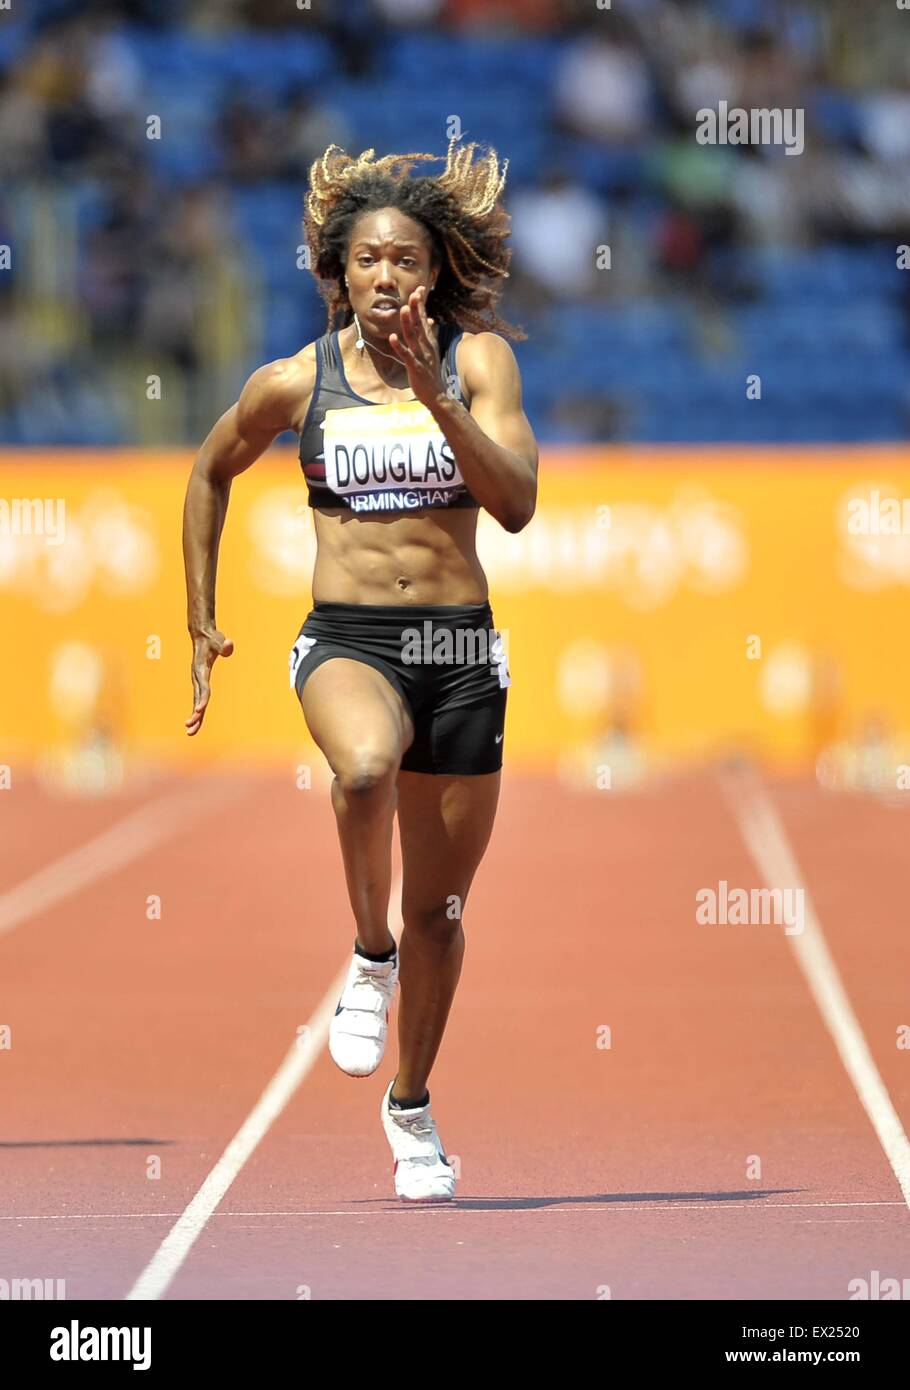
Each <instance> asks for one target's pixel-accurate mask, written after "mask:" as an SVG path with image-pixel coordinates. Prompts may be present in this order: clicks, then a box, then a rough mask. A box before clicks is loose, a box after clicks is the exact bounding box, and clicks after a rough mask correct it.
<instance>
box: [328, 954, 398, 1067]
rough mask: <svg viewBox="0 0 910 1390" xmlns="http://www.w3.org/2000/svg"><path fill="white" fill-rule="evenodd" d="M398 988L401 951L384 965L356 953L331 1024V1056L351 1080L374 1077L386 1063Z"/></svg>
mask: <svg viewBox="0 0 910 1390" xmlns="http://www.w3.org/2000/svg"><path fill="white" fill-rule="evenodd" d="M397 985H398V952H397V951H396V953H395V955H394V956H393V957H392V959H391V960H389V961H384V962H381V963H380V962H377V961H372V960H367V959H366V957H365V956H359V955H358V954H357V952H356V951H355V952H354V959H353V960H352V961H351V965H350V968H349V970H348V978H347V980H346V981H345V986H344V989H343V990H342V992H341V998H340V999H339V1001H338V1007H337V1008H336V1010H335V1016H334V1018H333V1019H332V1021H331V1023H330V1024H329V1052H330V1053H331V1056H332V1060H333V1061H334V1062H335V1063H336V1064H337V1065H338V1066H339V1067H340V1068H341V1070H342V1071H344V1072H347V1074H348V1076H370V1075H371V1073H372V1072H374V1071H375V1070H376V1068H377V1067H378V1066H379V1063H380V1062H381V1061H382V1056H383V1053H384V1052H385V1044H386V1038H387V1037H388V1032H389V1013H390V1012H391V1008H392V1000H393V999H394V998H395V990H396V987H397Z"/></svg>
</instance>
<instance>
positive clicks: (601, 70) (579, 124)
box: [556, 30, 651, 142]
mask: <svg viewBox="0 0 910 1390" xmlns="http://www.w3.org/2000/svg"><path fill="white" fill-rule="evenodd" d="M611 35H612V31H611V33H610V34H608V33H607V32H606V31H601V30H596V31H594V32H593V33H589V34H585V35H584V36H583V37H582V38H581V39H579V40H578V41H577V43H575V44H573V45H572V46H571V47H570V48H569V49H568V50H567V52H566V54H565V56H564V57H563V59H562V60H561V61H560V63H559V66H558V68H557V73H556V110H557V113H558V115H559V116H560V117H561V118H562V120H563V122H564V123H565V125H566V126H567V128H568V129H569V130H571V131H574V132H575V133H576V134H577V135H584V136H588V137H590V138H591V139H595V140H606V141H609V142H619V141H632V142H634V141H638V140H640V139H641V138H642V137H643V136H644V134H645V132H646V131H647V129H648V127H649V125H650V122H651V79H650V76H649V73H648V68H647V64H646V63H645V61H644V59H643V58H642V56H641V53H640V52H639V51H638V49H637V46H636V44H635V43H634V42H633V40H632V39H631V38H620V39H617V38H614V37H612V36H611Z"/></svg>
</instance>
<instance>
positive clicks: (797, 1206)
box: [0, 1197, 904, 1222]
mask: <svg viewBox="0 0 910 1390" xmlns="http://www.w3.org/2000/svg"><path fill="white" fill-rule="evenodd" d="M495 1201H496V1198H495V1197H461V1198H457V1199H456V1200H455V1201H454V1202H451V1203H449V1204H448V1205H447V1206H443V1205H440V1206H438V1207H435V1206H430V1205H429V1204H428V1205H427V1206H425V1207H423V1206H420V1207H419V1210H420V1211H424V1212H437V1213H443V1214H444V1213H445V1212H447V1211H461V1212H469V1213H470V1214H471V1215H473V1216H486V1215H488V1214H489V1215H493V1216H498V1215H499V1214H500V1213H502V1212H505V1213H506V1214H508V1215H511V1216H514V1215H519V1216H521V1215H524V1214H526V1213H530V1214H532V1215H533V1214H534V1213H540V1212H544V1211H558V1212H563V1213H568V1212H576V1211H578V1210H579V1209H581V1208H583V1209H584V1211H585V1214H586V1215H596V1214H598V1213H608V1212H611V1211H637V1212H641V1213H642V1214H643V1215H646V1214H647V1213H648V1212H649V1211H791V1210H799V1211H803V1210H807V1209H815V1208H817V1207H823V1208H828V1207H851V1208H852V1207H902V1206H903V1205H904V1203H903V1202H899V1201H891V1202H761V1201H759V1200H758V1199H757V1198H755V1199H754V1200H753V1201H751V1202H666V1203H661V1204H660V1205H659V1206H658V1205H655V1206H648V1205H647V1204H646V1203H644V1202H636V1203H627V1202H600V1203H591V1205H590V1206H587V1205H585V1204H584V1203H582V1202H575V1203H573V1204H571V1205H565V1204H562V1205H560V1204H559V1203H557V1202H552V1203H547V1204H546V1205H542V1206H540V1207H534V1206H525V1207H494V1206H489V1207H480V1206H476V1207H475V1206H471V1205H470V1204H471V1203H472V1202H491V1203H492V1202H495ZM417 1209H418V1207H416V1206H415V1208H414V1210H417ZM409 1211H411V1208H410V1207H408V1206H406V1205H405V1204H404V1203H402V1204H401V1206H399V1207H392V1206H389V1207H382V1208H380V1209H379V1211H352V1210H351V1209H350V1207H348V1208H346V1209H345V1210H344V1211H215V1212H212V1218H213V1220H216V1221H217V1220H220V1221H232V1220H234V1218H235V1217H248V1216H255V1217H261V1218H262V1219H263V1220H268V1219H269V1218H271V1217H281V1218H282V1219H284V1218H285V1217H287V1216H294V1217H300V1218H302V1219H308V1218H310V1217H316V1216H356V1217H357V1218H358V1219H359V1220H361V1221H362V1220H364V1219H365V1218H367V1217H371V1216H406V1215H407V1214H408V1212H409ZM181 1214H182V1213H181V1212H179V1211H130V1212H126V1211H109V1212H78V1213H70V1214H69V1215H67V1216H0V1221H19V1222H21V1221H150V1220H152V1221H154V1220H160V1221H165V1220H167V1221H170V1220H173V1218H174V1217H175V1216H180V1215H181Z"/></svg>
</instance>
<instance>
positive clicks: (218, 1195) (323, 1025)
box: [126, 875, 401, 1300]
mask: <svg viewBox="0 0 910 1390" xmlns="http://www.w3.org/2000/svg"><path fill="white" fill-rule="evenodd" d="M400 903H401V876H400V875H399V876H398V878H397V879H396V881H395V883H393V885H392V893H391V899H390V911H391V912H392V913H393V914H394V915H395V919H396V923H397V922H398V921H399V920H400V919H399V915H398V914H399V913H400ZM394 934H395V935H396V936H397V935H398V931H397V930H395V932H394ZM349 965H350V956H346V957H345V960H344V963H343V965H342V967H341V969H340V970H339V972H338V974H337V975H336V976H335V978H334V980H333V981H332V983H331V984H330V985H329V987H328V989H327V991H326V993H325V994H324V995H323V998H322V1002H321V1003H320V1004H319V1006H318V1007H317V1009H316V1011H315V1013H314V1014H313V1015H312V1017H311V1018H310V1020H309V1023H308V1024H307V1031H306V1032H305V1033H304V1034H303V1038H304V1039H305V1040H306V1041H305V1043H304V1045H303V1046H300V1044H299V1040H298V1039H295V1040H294V1042H293V1043H292V1044H291V1048H290V1051H289V1052H288V1054H287V1056H286V1057H285V1059H284V1061H283V1062H282V1063H281V1066H280V1067H279V1068H278V1070H277V1071H276V1073H275V1075H274V1076H273V1077H272V1079H271V1081H270V1082H269V1083H268V1085H267V1086H266V1088H265V1090H264V1091H263V1093H262V1095H261V1096H260V1097H259V1099H258V1101H257V1102H256V1104H255V1105H254V1106H253V1109H252V1110H251V1111H250V1113H249V1115H248V1116H247V1118H246V1119H245V1120H244V1122H243V1124H242V1125H241V1126H240V1128H239V1129H238V1131H237V1133H236V1134H235V1135H234V1137H233V1139H232V1140H231V1142H230V1143H229V1144H228V1146H227V1148H226V1149H225V1151H224V1153H223V1154H222V1155H221V1157H220V1158H219V1160H218V1162H217V1163H216V1164H215V1166H214V1168H213V1169H212V1171H211V1172H210V1173H209V1175H208V1177H207V1178H206V1179H205V1182H204V1183H203V1184H202V1186H201V1187H200V1189H199V1191H198V1192H197V1193H196V1195H195V1197H194V1198H193V1200H192V1201H191V1202H190V1204H189V1206H188V1207H187V1208H186V1210H185V1211H184V1212H183V1213H182V1215H181V1216H180V1218H179V1220H178V1221H177V1222H176V1223H175V1224H174V1226H173V1227H172V1229H171V1230H170V1231H169V1232H168V1234H167V1235H166V1236H165V1238H164V1240H163V1241H162V1242H161V1244H160V1245H159V1247H158V1249H157V1250H156V1251H155V1253H154V1255H153V1256H152V1258H151V1260H150V1261H149V1263H148V1264H147V1265H146V1267H145V1269H144V1270H143V1271H142V1273H141V1274H140V1275H139V1278H138V1279H137V1280H136V1282H135V1284H134V1285H133V1287H132V1288H131V1289H130V1291H129V1293H128V1294H126V1298H127V1299H146V1300H151V1299H157V1298H161V1297H162V1295H163V1294H164V1293H165V1291H166V1289H167V1288H168V1285H169V1284H170V1283H171V1281H172V1280H173V1279H174V1277H175V1275H176V1274H177V1272H178V1270H179V1269H180V1266H181V1265H182V1264H183V1262H184V1260H185V1259H186V1257H187V1256H188V1255H189V1253H190V1251H191V1250H192V1248H193V1246H194V1245H195V1243H196V1241H197V1240H198V1239H199V1236H200V1234H201V1233H202V1231H203V1229H204V1227H205V1224H206V1222H207V1221H208V1219H209V1217H210V1216H211V1215H212V1214H213V1212H214V1210H215V1208H216V1207H217V1206H218V1204H219V1203H220V1202H221V1200H222V1198H223V1197H224V1195H225V1193H226V1192H227V1190H228V1188H229V1187H230V1186H231V1184H232V1183H233V1181H234V1179H235V1178H236V1177H237V1175H238V1173H239V1172H240V1170H241V1168H242V1167H243V1165H244V1164H245V1163H246V1161H247V1159H248V1158H249V1157H250V1155H251V1154H252V1153H253V1151H254V1149H255V1148H256V1146H257V1145H258V1144H259V1143H260V1141H261V1140H262V1139H263V1138H264V1136H265V1135H266V1134H267V1132H268V1130H269V1129H270V1128H271V1126H272V1125H273V1124H274V1122H275V1120H277V1118H278V1116H279V1115H280V1114H281V1112H282V1110H284V1108H285V1106H286V1105H287V1103H288V1101H289V1100H290V1099H291V1097H292V1096H293V1094H294V1092H295V1091H296V1090H297V1087H298V1086H299V1085H300V1083H301V1082H302V1081H303V1079H304V1077H305V1076H306V1075H307V1074H308V1072H309V1071H311V1069H312V1068H313V1066H314V1064H315V1062H316V1058H317V1057H318V1055H319V1053H320V1052H321V1051H322V1048H323V1046H324V1045H325V1043H326V1041H327V1039H328V1036H329V1023H330V1022H331V1020H332V1016H333V1015H334V1013H335V1006H336V1004H337V1003H338V996H339V995H340V993H341V991H342V989H343V988H344V982H345V979H346V978H347V972H348V966H349Z"/></svg>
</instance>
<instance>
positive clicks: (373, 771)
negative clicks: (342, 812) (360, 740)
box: [333, 744, 401, 797]
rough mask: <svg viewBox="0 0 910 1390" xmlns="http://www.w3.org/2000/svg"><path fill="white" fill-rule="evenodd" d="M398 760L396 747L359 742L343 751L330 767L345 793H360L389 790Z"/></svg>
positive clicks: (354, 795)
mask: <svg viewBox="0 0 910 1390" xmlns="http://www.w3.org/2000/svg"><path fill="white" fill-rule="evenodd" d="M400 761H401V756H400V753H399V752H398V750H397V749H394V748H391V747H389V746H386V745H383V744H362V745H360V746H358V747H354V748H351V749H348V750H346V751H345V753H344V754H343V755H342V756H340V757H339V758H338V759H337V766H335V767H334V768H333V771H334V773H335V777H336V780H337V782H338V785H339V787H340V789H341V791H343V792H344V794H345V796H352V797H361V796H367V795H372V794H376V793H378V792H382V791H391V789H392V787H393V786H394V783H395V778H396V777H397V775H398V766H399V763H400Z"/></svg>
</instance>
